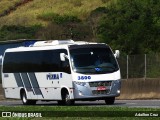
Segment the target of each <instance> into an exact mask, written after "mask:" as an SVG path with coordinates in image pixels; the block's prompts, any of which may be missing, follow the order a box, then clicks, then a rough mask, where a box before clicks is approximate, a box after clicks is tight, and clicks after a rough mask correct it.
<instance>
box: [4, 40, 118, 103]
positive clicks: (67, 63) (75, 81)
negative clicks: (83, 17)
mask: <svg viewBox="0 0 160 120" xmlns="http://www.w3.org/2000/svg"><path fill="white" fill-rule="evenodd" d="M116 56H119V52H118V51H116V52H115V54H113V52H112V50H111V49H110V47H109V46H108V45H106V44H103V43H88V42H74V41H73V40H65V41H60V40H54V41H41V42H36V43H35V44H34V45H32V46H30V47H18V48H11V49H7V50H6V51H5V53H4V57H3V60H2V70H1V71H2V85H3V88H4V93H5V97H6V98H14V99H21V100H22V102H23V104H25V105H27V104H36V101H38V100H44V101H58V104H65V105H71V104H74V101H76V100H105V102H106V104H113V103H114V101H115V97H117V96H119V95H120V87H121V80H120V79H121V77H120V69H119V65H118V63H117V60H116Z"/></svg>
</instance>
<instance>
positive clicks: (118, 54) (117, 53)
mask: <svg viewBox="0 0 160 120" xmlns="http://www.w3.org/2000/svg"><path fill="white" fill-rule="evenodd" d="M114 56H115V57H116V58H119V56H120V52H119V50H115V54H114Z"/></svg>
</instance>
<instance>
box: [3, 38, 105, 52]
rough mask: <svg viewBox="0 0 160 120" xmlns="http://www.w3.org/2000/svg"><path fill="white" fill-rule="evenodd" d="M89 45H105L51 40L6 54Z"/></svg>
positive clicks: (11, 49) (13, 49) (14, 49)
mask: <svg viewBox="0 0 160 120" xmlns="http://www.w3.org/2000/svg"><path fill="white" fill-rule="evenodd" d="M89 44H104V43H95V42H85V41H73V40H49V41H38V42H35V43H34V44H33V45H30V46H29V47H17V48H9V49H7V50H6V51H5V52H16V51H17V52H18V51H31V50H47V49H61V48H65V49H67V48H68V46H70V45H89Z"/></svg>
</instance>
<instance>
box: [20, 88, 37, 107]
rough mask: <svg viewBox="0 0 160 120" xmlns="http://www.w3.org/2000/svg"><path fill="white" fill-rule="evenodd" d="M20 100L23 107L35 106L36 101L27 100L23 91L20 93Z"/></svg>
mask: <svg viewBox="0 0 160 120" xmlns="http://www.w3.org/2000/svg"><path fill="white" fill-rule="evenodd" d="M21 100H22V103H23V105H35V104H36V100H28V99H27V95H26V92H25V91H23V92H21Z"/></svg>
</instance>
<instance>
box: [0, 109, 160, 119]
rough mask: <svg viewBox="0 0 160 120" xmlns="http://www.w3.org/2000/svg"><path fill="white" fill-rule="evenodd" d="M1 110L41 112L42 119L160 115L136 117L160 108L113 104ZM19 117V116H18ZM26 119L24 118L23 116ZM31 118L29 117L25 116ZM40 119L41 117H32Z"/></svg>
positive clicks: (159, 110)
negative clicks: (137, 114)
mask: <svg viewBox="0 0 160 120" xmlns="http://www.w3.org/2000/svg"><path fill="white" fill-rule="evenodd" d="M0 111H1V112H5V111H9V112H16V113H26V112H30V113H31V112H39V113H41V114H42V119H43V120H45V119H55V118H56V120H57V119H58V120H60V119H73V120H74V119H94V120H96V119H106V118H109V119H115V120H117V119H122V118H123V119H127V120H128V119H129V120H130V119H131V120H132V119H136V118H138V119H151V118H152V119H153V118H154V119H158V117H135V114H136V113H146V114H148V113H154V114H157V113H159V114H160V108H128V107H111V106H104V107H103V106H102V107H98V106H88V107H87V106H16V107H4V106H1V107H0ZM16 119H19V118H16ZM23 119H24V118H23ZM25 119H29V118H25ZM32 119H40V118H32Z"/></svg>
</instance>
